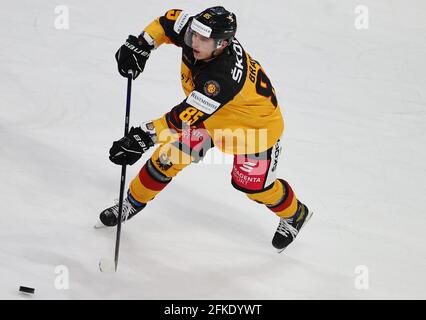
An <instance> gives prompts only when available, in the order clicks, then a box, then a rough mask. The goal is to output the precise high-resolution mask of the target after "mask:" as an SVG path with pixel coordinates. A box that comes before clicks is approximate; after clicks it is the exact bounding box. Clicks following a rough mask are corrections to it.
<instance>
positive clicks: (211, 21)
mask: <svg viewBox="0 0 426 320" xmlns="http://www.w3.org/2000/svg"><path fill="white" fill-rule="evenodd" d="M194 19H195V20H197V21H198V22H200V23H201V24H203V25H204V26H207V27H208V28H210V29H211V33H210V36H209V38H213V39H222V40H232V38H234V36H235V33H236V32H237V17H236V16H235V14H234V13H232V12H230V11H228V10H226V9H225V8H224V7H221V6H217V7H211V8H208V9H205V10H204V11H203V12H201V13H199V14H197V15H196V16H195V17H194Z"/></svg>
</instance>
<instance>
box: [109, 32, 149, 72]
mask: <svg viewBox="0 0 426 320" xmlns="http://www.w3.org/2000/svg"><path fill="white" fill-rule="evenodd" d="M153 48H154V46H153V45H150V44H149V43H148V42H147V41H146V40H145V39H144V38H143V36H140V37H138V38H137V37H135V36H132V35H130V36H129V37H128V38H127V40H126V43H125V44H123V45H122V46H121V47H120V49H118V51H117V52H116V54H115V60H116V61H117V65H118V72H120V74H121V75H122V76H123V77H125V78H127V77H128V73H129V71H130V70H132V71H133V80H135V79H136V78H137V77H138V76H139V74H141V72H142V71H143V69H144V68H145V63H146V61H147V60H148V58H149V55H150V54H151V50H152V49H153Z"/></svg>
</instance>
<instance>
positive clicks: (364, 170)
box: [0, 0, 426, 300]
mask: <svg viewBox="0 0 426 320" xmlns="http://www.w3.org/2000/svg"><path fill="white" fill-rule="evenodd" d="M217 4H222V5H224V6H225V7H226V8H227V9H229V10H231V11H234V12H235V13H236V14H237V19H238V23H239V29H238V34H237V38H238V39H239V41H240V42H241V43H242V44H243V46H244V48H245V49H246V50H247V51H248V52H249V53H250V54H251V55H252V56H253V57H254V58H255V59H257V60H258V61H259V62H260V63H261V64H262V66H263V67H264V69H265V70H266V72H267V74H268V75H269V77H270V78H271V81H272V83H273V85H274V87H275V89H276V92H277V97H278V100H279V102H280V105H281V108H282V110H283V115H284V118H285V121H286V131H285V134H284V139H283V149H284V153H283V155H282V158H281V162H280V167H279V176H280V177H282V178H284V179H286V180H288V181H289V183H290V184H291V185H292V186H293V189H294V190H295V193H296V195H297V196H298V198H300V199H301V200H302V201H303V202H304V203H306V204H307V205H308V206H309V207H310V209H311V210H313V211H314V215H313V217H312V219H311V220H310V222H309V223H308V224H307V226H306V228H304V229H303V230H302V232H301V233H300V235H299V237H298V238H297V240H296V242H294V243H293V244H292V246H291V247H289V248H288V249H287V250H286V251H285V252H283V253H282V254H277V253H276V252H275V250H274V249H273V247H272V246H271V243H270V242H271V239H272V236H273V233H274V231H275V229H276V227H277V224H278V218H277V217H276V216H274V215H273V214H272V213H271V212H270V211H268V210H267V209H266V208H265V207H263V206H261V205H259V204H256V203H254V202H252V201H250V200H249V199H247V198H246V196H245V195H244V194H242V193H240V192H238V191H236V190H234V189H233V187H232V186H231V184H230V171H231V164H230V163H229V161H227V160H228V159H229V158H227V157H223V156H222V154H221V153H220V152H216V151H214V152H213V153H212V154H213V155H215V157H216V159H222V160H226V161H222V164H198V165H193V166H191V167H189V168H187V169H186V170H184V171H183V172H182V173H181V174H180V175H179V176H178V177H176V178H175V179H174V181H173V183H172V184H171V185H169V186H168V187H167V188H166V189H165V190H164V191H163V192H162V193H161V194H160V195H159V196H158V197H157V198H156V199H155V200H154V201H153V202H151V203H150V204H149V205H148V206H147V207H146V209H145V210H144V211H142V212H141V213H140V214H139V215H138V216H137V217H136V218H134V219H133V220H131V221H130V222H129V223H126V224H124V225H123V229H122V239H121V250H120V262H119V270H118V272H117V273H116V274H103V273H100V272H99V270H98V261H99V259H100V258H101V257H104V256H106V257H111V258H113V254H114V244H115V230H114V229H108V230H106V229H104V230H95V229H93V224H94V223H95V222H96V220H97V217H98V215H99V212H100V210H102V209H104V208H106V207H108V206H110V205H112V204H113V201H114V199H116V198H118V191H119V183H120V167H118V166H116V165H114V164H112V163H111V162H110V161H109V160H108V150H109V148H110V146H111V143H112V141H113V140H117V139H118V138H120V137H121V136H122V134H123V123H124V111H125V98H126V80H125V79H124V78H122V77H121V76H120V75H119V74H118V72H117V71H116V63H115V59H114V54H115V52H116V50H117V49H118V48H119V46H120V45H121V44H122V43H123V41H124V40H125V39H126V37H127V36H128V35H129V34H138V33H139V32H140V31H141V30H142V29H143V27H145V26H146V25H147V24H148V23H149V22H150V21H151V20H152V19H154V18H155V17H157V16H159V15H162V14H164V12H165V11H166V10H168V9H171V8H183V9H187V10H189V11H191V12H193V13H197V12H199V11H201V10H202V9H204V8H205V7H208V6H211V5H217ZM361 4H362V5H365V6H367V8H368V9H369V11H368V13H369V28H368V29H363V30H358V29H356V28H355V21H356V19H357V17H358V16H359V14H357V13H356V12H355V10H356V8H357V6H358V5H361ZM58 5H67V6H68V7H67V8H68V9H69V29H65V30H61V29H56V28H55V20H56V22H57V23H58V20H57V19H58V16H59V15H60V14H59V11H58V12H56V13H55V8H56V7H57V6H58ZM59 22H60V21H59ZM425 39H426V2H425V1H423V0H408V1H404V0H363V1H354V0H344V1H342V0H321V1H318V0H284V1H254V0H250V1H241V0H238V1H226V0H224V1H222V2H217V1H210V0H209V1H202V2H201V1H154V0H152V1H151V0H146V1H145V0H144V1H136V0H132V1H118V0H114V1H101V0H89V1H83V0H68V1H66V2H62V1H59V2H58V1H50V0H49V1H48V0H37V1H30V0H16V1H7V2H4V3H2V5H1V10H0V112H1V113H0V196H1V201H0V298H2V299H26V298H27V297H24V296H22V295H21V294H19V293H18V287H19V286H20V285H24V286H30V287H35V288H36V292H35V295H34V296H33V299H284V300H286V299H421V298H422V299H424V298H426V275H425V271H426V248H425V245H426V231H425V228H426V210H425V209H424V208H425V205H424V203H423V201H424V199H425V198H424V193H425V191H426V181H425V178H426V157H425V155H426V150H425V146H426V138H425V136H426V41H425ZM180 53H181V52H180V49H179V48H177V47H173V46H171V45H170V46H166V45H164V46H162V47H160V48H159V49H158V50H157V51H155V52H154V53H153V54H152V55H151V58H150V60H149V61H148V63H147V66H146V69H145V72H144V74H143V75H142V76H140V77H139V78H138V79H137V80H136V81H135V82H134V86H133V97H132V110H131V123H132V124H139V123H141V122H142V121H146V120H151V119H155V118H158V117H160V116H161V115H162V114H164V113H165V112H167V111H168V110H170V109H171V108H172V107H173V106H174V105H176V104H177V103H179V102H180V101H181V100H183V98H184V94H183V91H182V89H181V85H180ZM150 153H151V152H149V153H148V154H147V155H145V156H144V157H143V159H142V160H140V161H139V162H138V163H137V165H134V166H132V167H130V168H128V175H127V181H130V179H131V178H133V176H135V175H136V174H137V172H138V170H139V168H140V167H141V166H142V165H143V164H144V162H145V160H146V159H148V157H149V155H150ZM223 162H225V163H223ZM57 266H65V267H66V268H67V269H68V271H69V288H68V289H65V290H58V289H57V288H56V287H55V283H56V285H58V283H59V282H60V280H61V279H63V277H64V276H65V275H66V274H64V273H61V269H56V271H57V272H58V273H55V268H57ZM357 271H360V272H361V273H357ZM366 272H368V273H366ZM361 276H362V278H360V277H361ZM366 276H368V279H367V278H366ZM58 277H59V278H58ZM60 277H62V278H60ZM360 279H361V280H362V281H361V280H360ZM59 284H60V283H59ZM357 284H358V285H359V284H362V286H361V289H360V287H359V286H357ZM367 286H368V288H367ZM362 288H364V289H363V290H362Z"/></svg>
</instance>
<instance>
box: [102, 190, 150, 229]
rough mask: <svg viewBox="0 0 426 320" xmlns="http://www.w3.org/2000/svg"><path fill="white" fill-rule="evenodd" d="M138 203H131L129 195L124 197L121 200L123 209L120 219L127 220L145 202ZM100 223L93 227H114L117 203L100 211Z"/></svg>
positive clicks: (142, 206)
mask: <svg viewBox="0 0 426 320" xmlns="http://www.w3.org/2000/svg"><path fill="white" fill-rule="evenodd" d="M138 204H140V205H136V203H133V202H132V201H130V200H129V197H126V198H125V199H124V200H123V211H122V214H121V218H122V219H121V221H122V222H125V221H126V220H129V219H131V218H133V217H134V216H135V215H136V214H137V213H138V212H139V211H141V210H142V209H143V208H145V206H146V204H145V203H138ZM99 220H100V223H98V224H97V225H95V228H97V229H98V228H102V227H114V226H116V225H117V224H118V203H116V204H115V205H114V206H112V207H110V208H108V209H105V210H104V211H102V212H101V214H100V215H99Z"/></svg>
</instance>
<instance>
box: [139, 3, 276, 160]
mask: <svg viewBox="0 0 426 320" xmlns="http://www.w3.org/2000/svg"><path fill="white" fill-rule="evenodd" d="M191 19H192V16H191V15H189V14H188V13H185V12H184V11H181V10H177V9H175V10H169V11H167V12H166V14H165V15H164V16H161V17H159V18H157V19H155V20H154V21H153V22H152V23H151V24H149V25H148V26H147V27H146V28H145V29H144V32H145V33H147V34H149V35H150V37H151V38H152V39H153V40H154V44H155V47H158V46H160V45H161V44H163V43H172V44H175V45H176V46H179V47H181V48H182V61H181V80H182V81H181V83H182V87H183V90H184V92H185V95H186V98H185V99H184V100H183V101H182V102H181V103H180V104H178V105H177V106H175V107H174V108H173V109H172V110H171V111H170V112H168V113H167V114H165V115H164V116H163V117H161V118H160V119H157V120H155V121H154V125H155V129H156V132H157V136H160V135H161V132H162V131H163V130H165V129H166V130H167V129H174V130H176V131H178V132H179V131H180V130H181V129H182V128H183V127H184V125H188V124H189V125H190V126H191V127H192V128H205V129H206V130H207V131H208V132H209V135H210V136H211V138H212V141H213V143H214V145H215V146H217V147H218V148H220V149H221V150H222V151H224V152H227V153H233V154H246V153H256V152H262V151H265V150H267V149H269V148H271V147H272V146H273V145H274V144H275V143H276V142H277V140H278V139H279V138H280V136H281V134H282V132H283V129H284V123H283V119H282V115H281V111H280V107H279V105H278V101H277V98H276V95H275V90H274V88H273V86H272V84H271V82H270V80H269V78H268V77H267V75H266V73H265V71H264V70H263V69H262V67H261V66H260V64H259V63H258V62H257V61H256V60H254V59H253V58H252V57H251V56H250V55H249V54H248V53H247V52H246V51H245V50H244V49H243V47H242V45H241V44H240V43H239V42H238V40H236V39H234V40H233V41H232V43H231V44H230V45H229V46H228V47H227V48H226V50H225V51H224V52H223V53H222V54H220V55H218V56H217V57H216V58H214V59H213V60H210V61H208V62H205V61H200V60H196V59H195V58H194V55H193V51H192V48H190V47H189V46H187V45H186V44H185V42H184V34H185V31H186V29H187V28H188V22H189V21H190V20H191Z"/></svg>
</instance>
